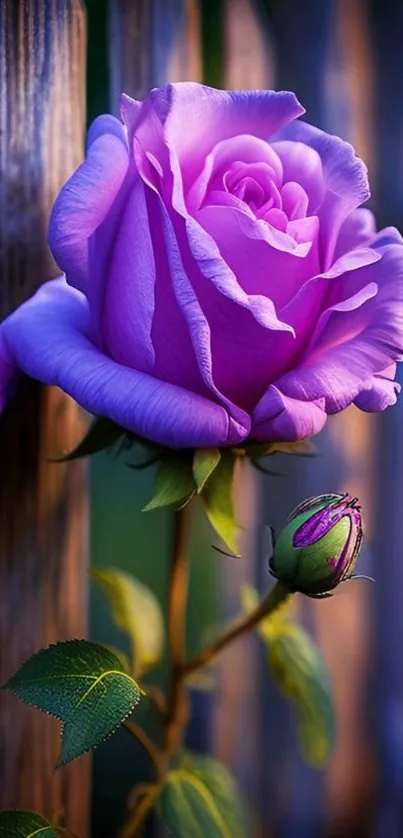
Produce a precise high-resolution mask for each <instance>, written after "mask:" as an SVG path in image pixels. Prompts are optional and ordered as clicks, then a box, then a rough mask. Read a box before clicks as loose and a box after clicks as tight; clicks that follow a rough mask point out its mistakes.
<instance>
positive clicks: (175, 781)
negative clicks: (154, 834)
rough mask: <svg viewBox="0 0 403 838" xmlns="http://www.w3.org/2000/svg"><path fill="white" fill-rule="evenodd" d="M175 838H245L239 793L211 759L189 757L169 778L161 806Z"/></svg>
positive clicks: (162, 793)
mask: <svg viewBox="0 0 403 838" xmlns="http://www.w3.org/2000/svg"><path fill="white" fill-rule="evenodd" d="M158 809H159V812H160V814H161V817H162V820H163V821H164V823H165V825H166V827H167V829H168V831H169V832H170V834H171V835H172V836H173V838H190V836H192V838H206V836H208V838H246V835H247V832H246V826H245V820H244V814H243V811H242V809H241V806H240V796H239V791H238V788H237V786H236V783H235V781H234V779H233V778H232V777H231V774H230V773H229V772H228V771H227V769H226V768H224V766H223V765H221V764H220V763H219V762H217V761H216V760H213V759H211V758H210V757H202V756H196V755H193V754H192V755H187V756H186V757H185V759H184V760H183V762H182V763H181V765H180V766H179V768H177V769H175V770H174V771H170V772H169V774H168V775H167V777H166V781H165V785H164V787H163V789H162V792H161V796H160V799H159V805H158Z"/></svg>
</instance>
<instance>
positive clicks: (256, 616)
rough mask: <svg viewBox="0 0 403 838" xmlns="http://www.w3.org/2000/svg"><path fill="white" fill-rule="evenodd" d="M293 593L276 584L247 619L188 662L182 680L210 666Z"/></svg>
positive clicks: (241, 620) (278, 583)
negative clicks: (228, 647)
mask: <svg viewBox="0 0 403 838" xmlns="http://www.w3.org/2000/svg"><path fill="white" fill-rule="evenodd" d="M291 595H292V594H291V591H290V590H289V589H288V588H286V587H285V586H284V585H283V584H282V583H281V582H276V584H275V586H274V588H272V590H271V591H270V592H269V593H268V594H267V595H266V596H265V598H264V599H263V600H262V601H261V602H260V603H259V605H258V606H257V608H255V610H254V611H252V612H251V613H250V614H248V615H247V616H246V617H240V618H239V619H238V620H235V621H234V622H233V623H232V625H230V627H229V628H228V629H227V631H225V632H224V633H223V634H222V635H220V637H218V638H217V639H216V640H214V642H213V643H211V644H210V646H206V648H205V649H203V650H202V651H201V652H200V653H199V654H198V655H196V657H194V658H192V659H191V660H189V661H187V662H186V663H185V664H184V665H183V666H182V669H181V679H185V678H187V677H188V675H190V674H191V673H192V672H195V671H196V670H197V669H201V668H202V667H204V666H206V665H207V664H209V663H210V662H211V661H212V660H213V658H215V657H216V656H217V655H218V654H219V653H220V652H221V651H222V650H223V649H225V648H226V646H228V645H229V644H230V643H233V642H234V640H237V639H238V637H242V635H243V634H246V633H247V632H249V631H251V630H252V629H254V628H256V626H257V625H258V624H259V623H260V621H261V620H262V619H263V618H264V617H268V616H269V614H272V613H273V612H274V611H276V610H277V608H279V606H280V605H282V604H283V603H284V602H286V600H287V599H288V598H289V597H290V596H291Z"/></svg>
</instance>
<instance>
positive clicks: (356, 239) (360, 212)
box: [334, 208, 376, 259]
mask: <svg viewBox="0 0 403 838" xmlns="http://www.w3.org/2000/svg"><path fill="white" fill-rule="evenodd" d="M375 233H376V225H375V216H374V214H373V212H371V210H369V209H363V208H360V209H356V210H353V212H352V213H351V214H350V215H349V216H348V217H347V218H346V220H345V221H344V222H343V224H342V226H341V229H340V233H339V237H338V239H337V244H336V250H335V254H334V258H335V259H338V258H339V256H342V255H343V253H348V251H349V250H353V249H354V248H355V247H362V246H363V245H369V244H370V243H371V240H372V239H373V238H374V236H375Z"/></svg>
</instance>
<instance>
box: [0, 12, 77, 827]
mask: <svg viewBox="0 0 403 838" xmlns="http://www.w3.org/2000/svg"><path fill="white" fill-rule="evenodd" d="M85 41H86V27H85V17H84V11H83V8H82V4H81V3H80V2H79V0H26V2H22V0H2V2H1V3H0V180H1V190H0V317H5V316H6V315H7V314H9V313H10V312H11V311H12V310H13V309H14V308H15V307H16V306H17V305H18V304H20V303H21V302H22V301H23V300H25V299H26V298H27V297H28V296H30V295H31V294H32V293H33V292H34V291H35V289H36V288H37V287H38V285H39V284H40V283H41V282H43V281H45V280H47V279H49V278H51V277H52V276H55V275H56V274H57V268H56V266H55V265H54V263H53V262H52V259H51V256H50V253H49V250H48V247H47V243H46V234H47V222H48V216H49V211H50V207H51V205H52V203H53V200H54V198H55V196H56V194H57V192H58V190H59V188H60V186H61V185H62V183H63V182H64V181H65V180H66V179H67V177H68V176H69V175H70V174H71V172H72V171H73V169H74V168H75V167H76V166H77V164H78V163H79V162H80V160H81V159H82V156H83V131H84V114H85V94H84V91H85V46H86V44H85ZM82 430H83V428H82V420H81V417H80V414H79V410H78V407H77V406H76V405H75V404H74V403H73V402H72V401H71V400H70V399H68V398H67V397H66V396H64V394H62V393H61V392H60V391H59V390H56V389H49V388H43V387H40V386H39V385H37V384H36V383H34V382H31V381H28V380H24V381H23V382H21V385H20V387H19V389H18V392H17V393H16V395H15V397H14V399H13V400H12V401H11V402H10V403H9V405H8V406H7V409H6V411H5V413H4V415H3V416H2V417H1V420H0V462H1V472H2V479H1V481H0V650H1V651H0V681H1V682H4V681H5V680H6V679H7V678H8V677H9V676H10V675H11V674H12V673H13V672H15V670H16V669H17V668H18V667H19V666H20V665H21V663H22V662H23V661H24V660H26V658H27V657H29V656H30V655H31V654H33V653H34V652H35V651H37V650H38V649H39V648H40V647H42V646H46V645H48V644H49V643H51V642H55V641H57V640H61V639H64V638H68V637H77V636H78V637H82V636H83V635H84V634H85V632H86V609H87V602H86V600H87V591H86V587H87V584H86V542H87V532H86V526H87V524H86V494H85V472H84V469H83V465H82V464H81V463H78V464H71V465H68V466H67V465H54V464H50V463H49V462H47V457H49V456H50V455H52V454H53V455H54V454H55V453H60V451H61V450H64V449H65V448H68V447H69V446H70V445H72V444H73V443H74V442H75V441H76V440H77V438H78V437H79V435H80V433H82ZM59 745H60V732H59V724H58V723H56V722H55V721H53V720H51V719H50V718H48V717H46V716H45V715H44V714H42V713H40V712H38V711H35V710H33V709H31V708H29V707H26V706H25V705H23V704H21V703H20V702H18V701H17V699H16V698H14V697H13V696H11V695H8V694H6V693H0V766H1V768H0V774H1V782H0V808H3V809H4V808H10V807H18V808H29V809H34V810H37V811H40V812H43V813H44V814H46V815H48V816H50V817H51V816H54V815H58V816H59V817H60V818H61V820H62V821H63V820H64V819H65V820H66V823H68V825H69V827H70V829H71V830H72V831H73V832H74V833H75V834H76V835H77V836H78V838H86V835H87V834H88V832H87V821H88V803H89V799H88V792H89V762H88V759H83V760H78V761H77V762H75V763H74V764H73V765H71V766H68V767H67V768H65V769H62V770H60V771H58V772H57V773H55V772H54V764H55V761H56V757H57V754H58V749H59Z"/></svg>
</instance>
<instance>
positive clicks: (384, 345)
mask: <svg viewBox="0 0 403 838" xmlns="http://www.w3.org/2000/svg"><path fill="white" fill-rule="evenodd" d="M381 256H382V259H381V260H380V261H379V262H377V263H375V264H373V265H369V266H368V267H365V268H363V269H362V270H361V271H360V274H361V278H360V282H362V283H364V282H365V284H366V285H370V283H376V285H377V286H378V289H379V290H378V294H377V295H376V296H375V297H372V298H370V299H368V296H366V294H365V293H364V294H363V303H362V305H361V306H359V307H355V308H354V309H353V310H350V311H341V310H337V309H336V308H335V310H334V311H332V314H331V317H330V318H329V320H328V322H327V323H326V326H325V328H324V329H323V331H322V332H321V334H320V335H319V337H318V339H317V340H316V342H315V344H314V345H313V346H311V347H310V348H309V350H308V351H307V353H306V355H305V357H304V358H303V359H302V360H301V363H300V364H299V366H298V367H297V368H296V369H295V370H293V371H292V372H290V373H288V374H287V375H285V376H283V378H282V379H280V380H279V382H278V386H279V387H280V388H281V390H282V391H283V392H284V393H285V394H286V395H288V396H291V397H292V398H302V399H307V400H312V401H314V400H316V399H318V398H322V397H325V398H326V410H327V411H328V412H337V411H339V410H343V409H344V408H345V407H347V405H349V404H350V403H351V402H352V401H354V400H355V399H357V397H358V395H359V393H360V392H361V390H363V389H367V386H368V381H369V379H370V378H371V377H372V376H373V375H379V373H381V372H382V370H384V369H385V368H386V367H388V366H389V365H390V364H392V363H394V362H396V361H398V360H401V359H402V357H403V354H402V353H403V248H402V247H401V245H389V246H387V247H386V248H384V249H382V251H381Z"/></svg>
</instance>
